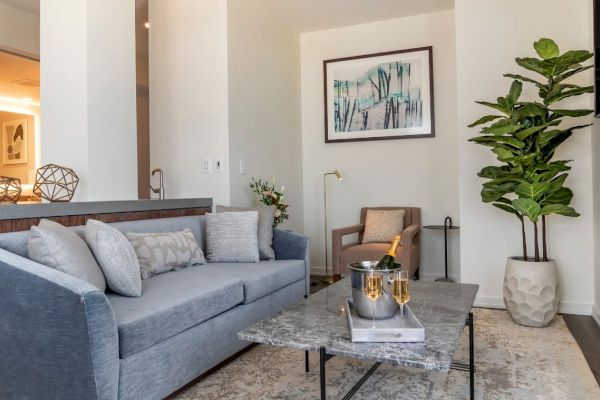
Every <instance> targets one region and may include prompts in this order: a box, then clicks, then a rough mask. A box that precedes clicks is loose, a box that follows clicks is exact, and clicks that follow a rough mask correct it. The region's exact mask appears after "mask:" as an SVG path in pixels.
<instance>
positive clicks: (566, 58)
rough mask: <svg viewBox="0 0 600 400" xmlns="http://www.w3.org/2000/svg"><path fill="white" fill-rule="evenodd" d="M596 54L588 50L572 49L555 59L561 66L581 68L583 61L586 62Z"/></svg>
mask: <svg viewBox="0 0 600 400" xmlns="http://www.w3.org/2000/svg"><path fill="white" fill-rule="evenodd" d="M593 56H594V54H593V53H590V52H589V51H587V50H570V51H567V52H566V53H565V54H563V55H561V56H560V57H556V58H555V59H554V61H556V65H558V66H560V67H568V68H569V69H571V68H579V67H580V65H578V64H581V63H582V62H585V61H587V60H589V59H590V58H592V57H593Z"/></svg>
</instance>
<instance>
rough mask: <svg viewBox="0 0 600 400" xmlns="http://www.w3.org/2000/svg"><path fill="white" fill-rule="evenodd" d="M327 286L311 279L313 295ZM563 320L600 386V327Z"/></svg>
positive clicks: (581, 318) (583, 319) (585, 320)
mask: <svg viewBox="0 0 600 400" xmlns="http://www.w3.org/2000/svg"><path fill="white" fill-rule="evenodd" d="M327 286H329V285H328V284H327V283H324V282H323V277H322V276H311V277H310V293H311V294H312V293H316V292H318V291H319V290H321V289H323V288H326V287H327ZM563 318H564V320H565V322H566V324H567V327H568V328H569V330H570V331H571V334H572V335H573V337H574V338H575V340H576V341H577V344H578V345H579V347H580V348H581V351H582V352H583V355H584V357H585V359H586V360H587V362H588V364H589V366H590V369H591V370H592V373H593V374H594V376H595V377H596V381H597V382H598V385H600V327H599V326H598V325H597V324H596V322H594V320H593V319H592V317H590V316H587V315H572V314H563Z"/></svg>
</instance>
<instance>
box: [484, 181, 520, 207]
mask: <svg viewBox="0 0 600 400" xmlns="http://www.w3.org/2000/svg"><path fill="white" fill-rule="evenodd" d="M513 189H514V185H511V184H506V185H495V186H484V187H483V189H481V199H482V200H483V202H484V203H493V202H494V201H497V200H498V199H499V198H501V197H502V196H504V195H505V194H507V193H511V192H512V191H513Z"/></svg>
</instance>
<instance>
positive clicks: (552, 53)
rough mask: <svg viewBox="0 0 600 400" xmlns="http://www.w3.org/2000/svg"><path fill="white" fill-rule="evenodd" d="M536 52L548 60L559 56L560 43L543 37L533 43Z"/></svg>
mask: <svg viewBox="0 0 600 400" xmlns="http://www.w3.org/2000/svg"><path fill="white" fill-rule="evenodd" d="M533 47H534V48H535V51H536V53H537V54H538V56H540V57H541V58H543V59H544V60H547V59H549V58H554V57H558V56H559V55H560V50H559V48H558V45H557V44H556V42H554V40H552V39H547V38H542V39H540V40H538V41H537V42H535V43H534V44H533Z"/></svg>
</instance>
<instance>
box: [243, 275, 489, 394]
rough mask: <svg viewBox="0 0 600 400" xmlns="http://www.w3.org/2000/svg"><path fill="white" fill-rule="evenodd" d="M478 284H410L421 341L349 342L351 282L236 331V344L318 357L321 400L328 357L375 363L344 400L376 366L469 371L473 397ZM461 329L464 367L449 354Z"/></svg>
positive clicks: (455, 344)
mask: <svg viewBox="0 0 600 400" xmlns="http://www.w3.org/2000/svg"><path fill="white" fill-rule="evenodd" d="M478 288H479V286H478V285H470V284H461V283H450V282H426V281H413V282H411V301H410V303H409V306H410V308H411V310H412V311H413V312H414V314H415V316H416V317H417V318H418V319H419V321H420V322H421V324H422V325H423V327H424V328H425V342H423V343H353V342H352V341H351V340H350V331H349V330H348V323H347V321H346V316H345V315H344V312H345V311H344V310H343V308H344V302H345V299H346V298H347V297H350V296H351V289H350V279H349V278H345V279H342V280H341V281H339V282H337V283H335V284H333V285H331V286H329V287H328V288H327V289H325V290H321V291H320V292H318V293H315V294H314V295H312V296H310V297H308V298H306V299H304V300H303V301H301V302H299V303H297V304H294V305H292V306H290V307H288V308H286V309H285V310H283V311H282V312H280V313H279V314H277V315H275V316H273V317H271V318H267V319H264V320H262V321H260V322H258V323H256V324H254V325H253V326H251V327H249V328H247V329H245V330H243V331H241V332H239V333H238V337H239V338H240V339H241V340H246V341H250V342H255V343H262V344H268V345H274V346H282V347H288V348H293V349H298V350H304V351H305V369H306V371H307V372H308V354H309V351H316V352H318V353H319V358H320V363H319V367H320V380H321V399H322V400H324V399H326V379H325V363H326V362H327V360H329V359H330V358H331V357H333V356H343V357H350V358H355V359H360V360H369V361H374V362H375V364H374V365H373V366H372V367H371V369H370V370H369V371H368V372H367V373H366V374H365V375H364V376H363V377H362V378H361V379H360V380H359V382H358V383H357V384H356V385H355V386H354V387H353V388H352V389H351V390H350V391H349V392H348V394H346V396H344V397H343V399H344V400H345V399H349V398H351V397H352V396H353V395H354V394H355V393H356V392H357V391H358V389H359V388H360V387H361V386H362V385H363V384H364V383H365V382H366V380H367V379H368V378H369V376H371V374H373V372H375V370H376V369H377V368H378V367H379V365H381V363H382V362H383V363H387V364H393V365H399V366H409V367H416V368H422V369H426V370H434V371H440V372H447V371H448V370H450V369H458V370H462V371H466V372H469V378H470V397H471V399H473V398H474V374H475V364H474V344H473V334H474V332H473V314H472V313H471V307H472V306H473V302H474V301H475V295H476V294H477V290H478ZM465 326H468V327H469V363H468V364H466V363H460V362H454V361H453V357H454V352H455V350H456V348H457V346H458V343H459V341H460V338H461V337H462V333H463V330H464V328H465Z"/></svg>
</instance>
